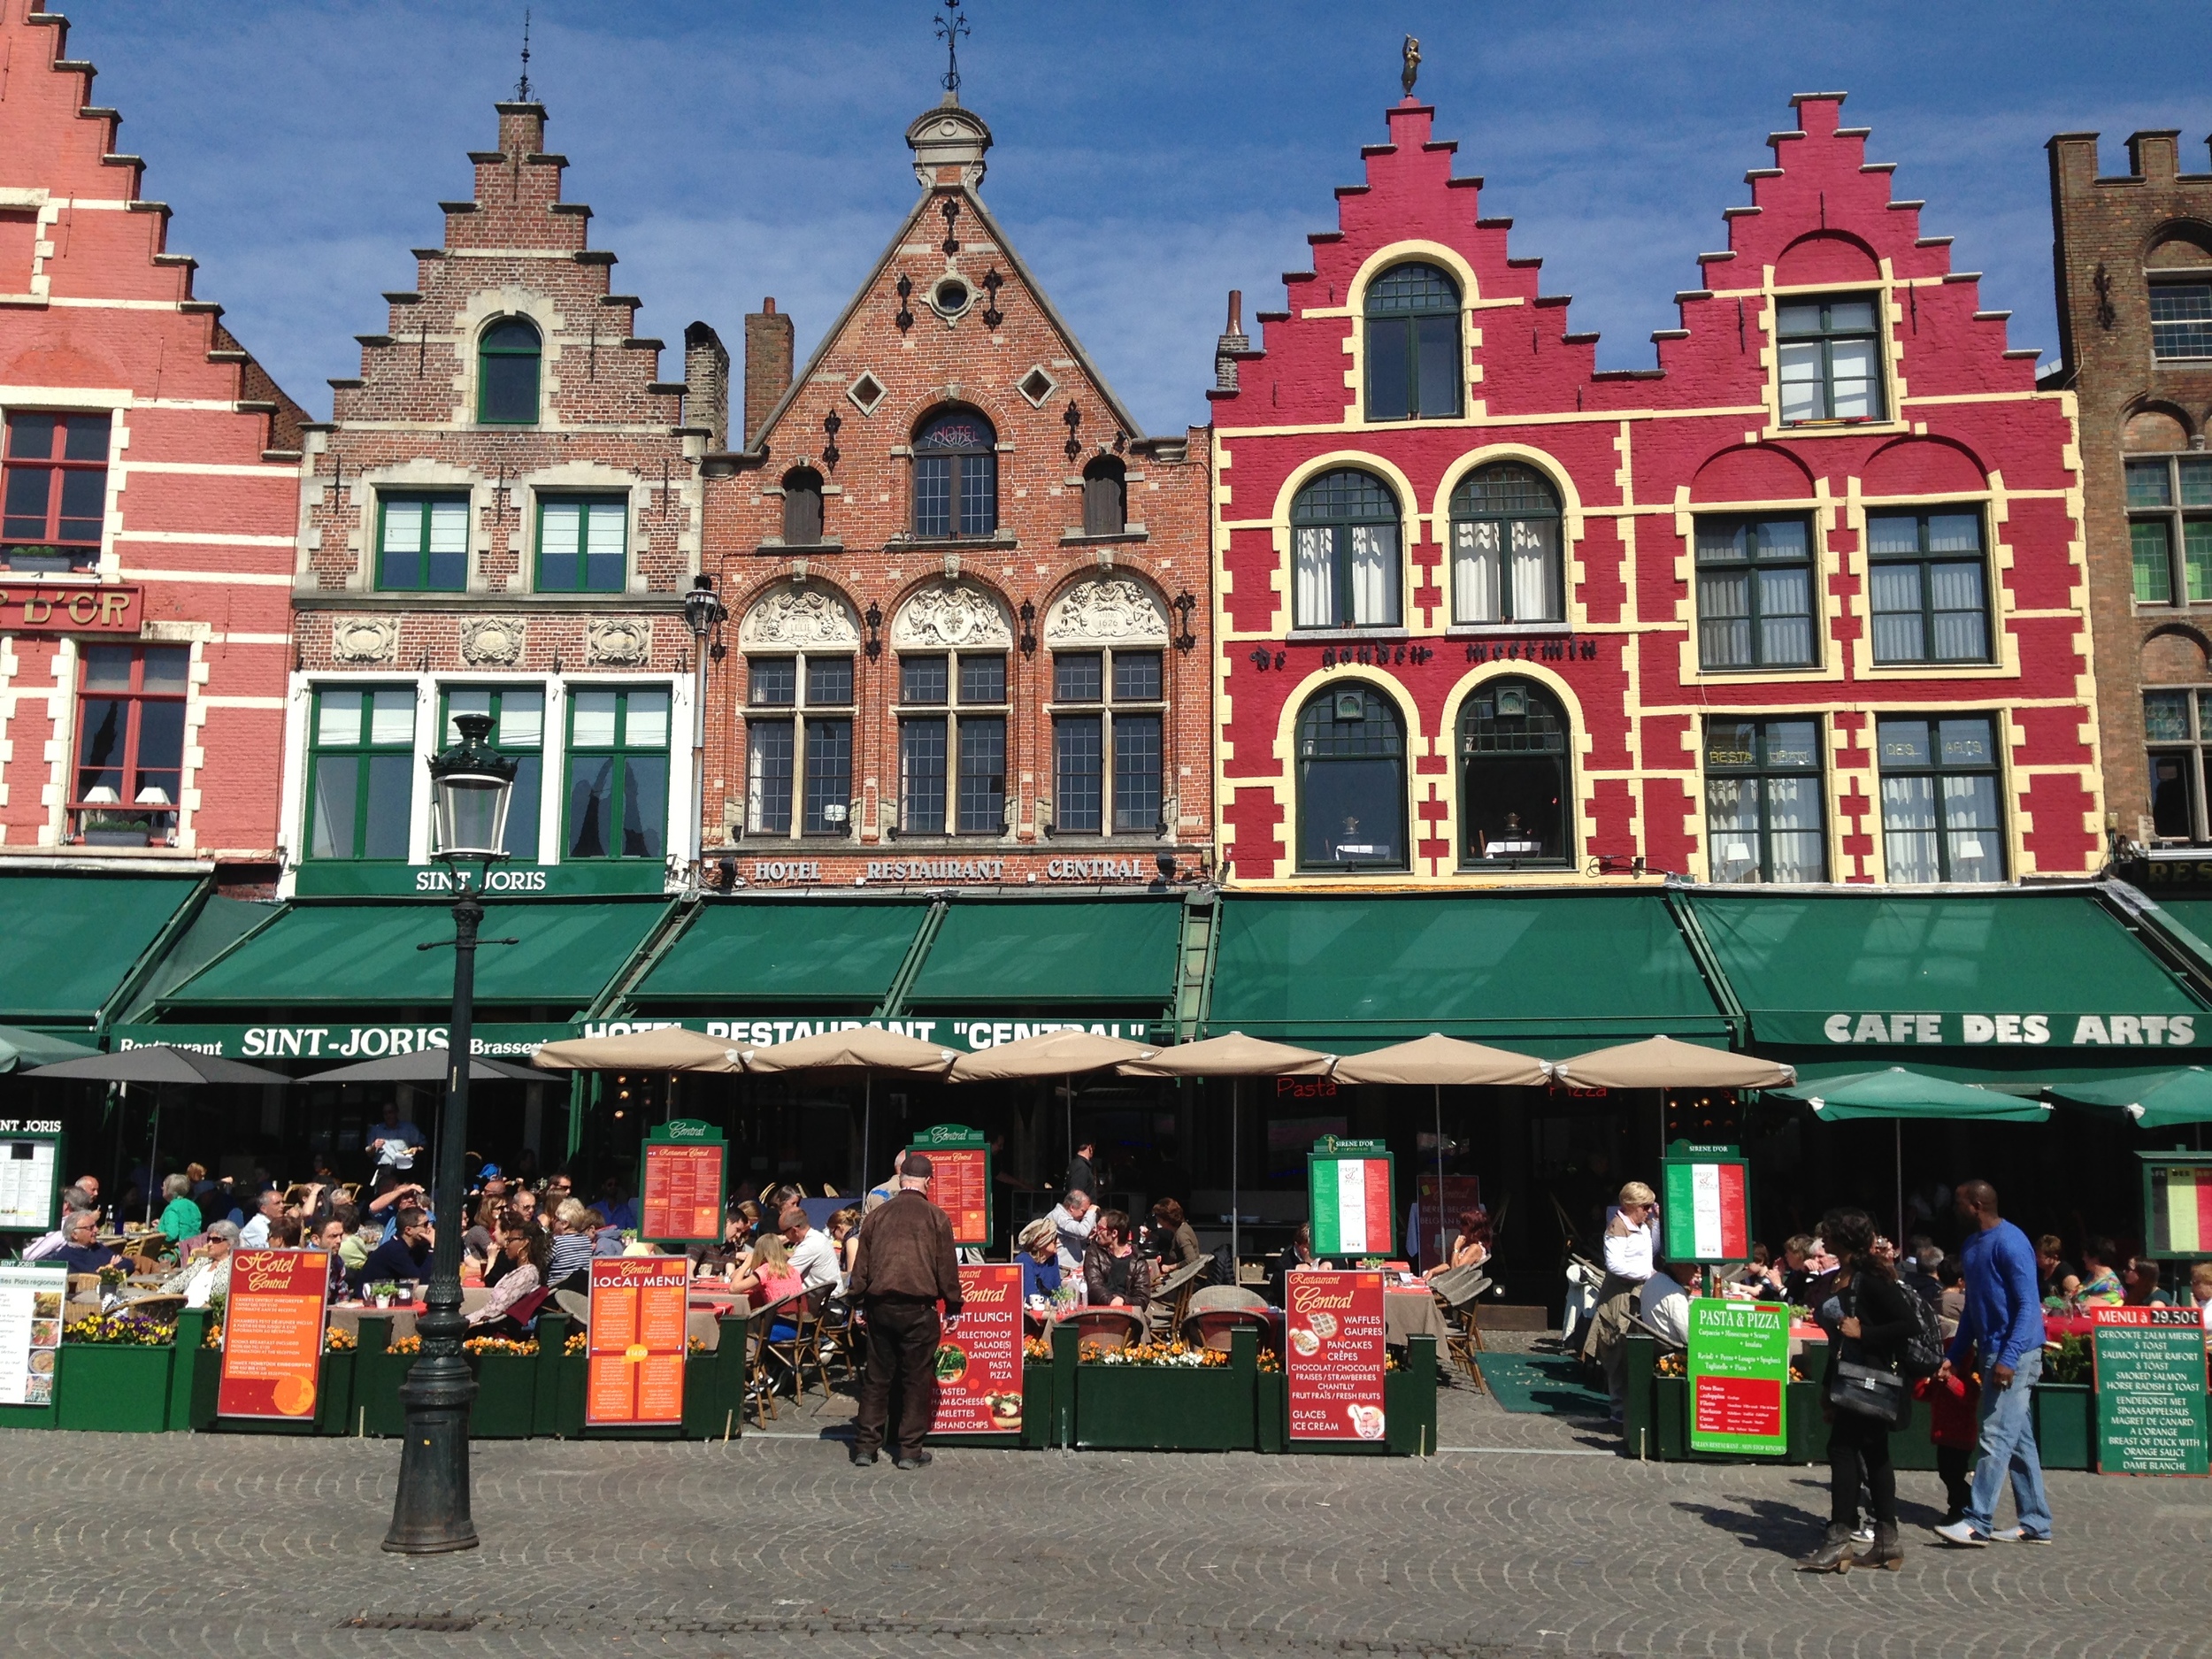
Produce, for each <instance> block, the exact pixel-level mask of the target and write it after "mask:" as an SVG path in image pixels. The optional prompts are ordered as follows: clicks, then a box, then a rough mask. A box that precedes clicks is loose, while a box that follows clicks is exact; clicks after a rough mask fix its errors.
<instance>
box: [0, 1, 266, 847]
mask: <svg viewBox="0 0 2212 1659" xmlns="http://www.w3.org/2000/svg"><path fill="white" fill-rule="evenodd" d="M67 27H68V26H67V24H66V22H65V20H64V19H62V18H60V17H58V16H57V15H54V14H52V13H50V12H46V11H44V10H43V8H42V5H41V4H40V0H0V54H4V59H5V61H6V63H7V64H8V65H9V68H8V70H7V71H6V88H5V93H4V96H0V158H4V159H0V421H4V439H0V446H4V449H0V467H4V472H5V482H4V500H5V506H4V524H0V592H4V594H5V600H4V603H0V856H9V857H14V856H17V855H27V856H33V857H38V858H47V859H54V858H60V859H65V860H96V861H99V862H101V863H103V864H115V863H117V862H121V863H124V864H137V865H145V864H154V865H176V866H178V867H180V869H189V868H191V867H193V866H195V865H201V866H204V865H205V864H209V863H212V864H214V865H216V866H217V868H218V869H219V872H220V873H221V876H222V878H223V879H224V880H225V882H226V883H227V884H228V885H233V886H236V887H243V888H247V889H251V888H253V887H257V886H265V885H266V884H267V883H269V882H271V881H273V879H274V876H275V872H274V868H273V861H274V858H275V856H276V847H277V841H278V825H277V781H278V780H277V778H276V776H275V774H274V772H273V769H272V768H271V767H270V766H269V765H268V757H269V756H270V755H271V754H272V753H273V751H274V750H275V749H276V747H277V745H278V743H279V742H280V738H281V733H282V727H283V703H284V688H285V673H286V671H287V669H288V667H289V666H290V664H291V657H292V646H291V616H290V607H289V595H288V592H287V589H288V587H289V586H290V572H291V565H292V545H293V536H294V528H295V520H296V511H297V504H298V472H299V449H300V421H301V419H302V412H301V411H300V409H299V408H298V406H297V405H296V404H295V403H293V402H292V400H291V399H290V398H288V397H287V396H285V395H284V394H283V393H282V392H281V391H280V390H278V389H277V388H276V387H275V386H274V385H273V383H272V382H271V380H270V379H269V377H268V375H267V374H266V373H264V372H263V370H262V369H261V367H260V365H258V364H257V363H256V362H255V361H254V360H253V359H252V357H250V356H249V355H248V354H247V353H246V352H245V350H244V349H242V348H241V347H240V345H239V343H238V342H237V341H236V340H235V339H234V338H233V337H232V336H231V334H230V332H229V331H228V330H227V328H225V327H224V326H223V324H222V320H221V319H222V307H221V306H219V305H218V304H216V303H213V302H212V301H209V300H204V299H199V298H196V297H195V296H194V293H193V284H192V274H193V260H192V258H191V257H190V256H188V255H186V254H180V253H172V252H170V251H168V246H169V234H168V233H169V209H168V207H167V206H166V205H165V204H162V203H159V202H150V201H147V200H144V199H143V198H142V196H140V194H139V186H140V181H141V176H142V173H143V171H144V166H145V164H144V163H143V162H142V160H141V159H140V158H139V157H136V156H132V155H126V154H122V153H119V150H118V146H117V139H116V133H117V128H118V127H119V124H120V122H121V117H120V116H119V115H118V114H117V113H116V111H113V110H108V109H100V108H96V107H94V106H93V104H92V91H91V88H92V79H93V74H94V70H93V66H92V65H90V64H88V63H81V62H76V61H73V60H71V59H70V58H68V57H67V56H66V52H65V39H66V35H67Z"/></svg>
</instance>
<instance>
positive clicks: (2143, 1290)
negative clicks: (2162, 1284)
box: [2127, 1256, 2174, 1308]
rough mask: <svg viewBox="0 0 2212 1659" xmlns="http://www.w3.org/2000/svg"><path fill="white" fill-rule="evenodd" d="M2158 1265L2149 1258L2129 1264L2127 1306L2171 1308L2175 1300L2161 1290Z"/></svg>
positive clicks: (2142, 1257)
mask: <svg viewBox="0 0 2212 1659" xmlns="http://www.w3.org/2000/svg"><path fill="white" fill-rule="evenodd" d="M2158 1280H2159V1268H2158V1263H2155V1262H2154V1261H2152V1260H2151V1259H2150V1257H2148V1256H2136V1257H2135V1258H2134V1259H2133V1260H2132V1261H2131V1262H2129V1263H2128V1271H2127V1305H2128V1306H2129V1307H2131V1308H2170V1307H2172V1306H2173V1302H2174V1299H2173V1298H2172V1297H2171V1296H2170V1295H2169V1294H2167V1293H2166V1292H2165V1291H2163V1290H2162V1289H2160V1288H2159V1285H2158Z"/></svg>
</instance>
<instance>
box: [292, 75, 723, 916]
mask: <svg viewBox="0 0 2212 1659" xmlns="http://www.w3.org/2000/svg"><path fill="white" fill-rule="evenodd" d="M497 110H498V118H499V142H498V147H497V148H496V149H494V150H480V151H476V152H473V153H472V155H471V156H470V160H471V161H472V163H473V164H474V166H475V188H474V189H473V191H472V193H471V195H470V196H469V197H468V198H467V199H466V200H464V201H457V202H446V203H442V204H440V205H441V207H442V210H443V211H444V214H445V237H444V241H443V244H442V246H440V247H436V248H419V249H417V250H415V258H416V261H417V267H418V274H417V279H416V283H415V286H414V288H411V289H410V290H408V291H406V292H403V293H394V294H387V295H386V296H384V299H385V303H386V304H387V306H388V308H389V320H388V322H387V323H386V325H385V328H384V332H381V333H378V334H364V335H361V336H360V341H361V373H360V374H359V376H358V377H357V378H354V379H349V380H334V381H332V382H331V384H332V386H333V388H334V408H333V415H334V418H333V419H331V420H330V421H328V422H319V423H314V424H312V425H311V426H309V428H308V433H307V470H306V479H305V484H304V490H303V497H302V501H301V504H300V509H299V519H298V526H299V542H298V552H297V570H296V579H295V583H294V587H293V590H292V599H293V603H294V604H295V605H296V609H297V611H298V629H299V638H300V655H299V671H298V672H297V673H296V674H295V675H294V677H293V682H292V692H291V706H290V718H289V723H288V730H287V754H288V772H287V783H286V789H285V823H286V847H287V852H288V860H289V865H290V879H294V880H296V884H297V887H298V890H300V891H303V892H412V891H416V890H418V889H419V887H421V885H422V877H423V875H424V872H423V871H422V870H421V869H420V868H419V867H420V866H422V865H423V864H425V862H426V860H427V859H428V858H429V857H430V856H431V854H432V852H433V849H432V846H431V841H430V837H431V822H430V803H429V798H428V797H429V790H428V787H427V773H426V767H425V762H426V759H427V758H428V757H429V756H430V755H432V754H434V753H435V752H436V751H437V750H438V749H442V748H443V747H445V746H446V744H447V743H448V742H449V741H451V739H452V737H453V735H454V726H453V724H452V722H453V718H454V717H455V716H457V714H460V713H463V712H467V711H470V710H475V711H479V712H483V713H486V714H488V715H490V716H492V717H493V718H494V720H495V728H494V733H493V741H495V742H496V743H497V744H498V745H499V747H500V748H501V749H503V750H505V751H507V752H508V753H510V754H511V755H512V756H513V757H515V758H516V759H517V760H518V763H519V764H520V765H521V771H520V772H519V774H518V780H517V787H516V795H515V799H514V803H513V805H512V807H511V811H510V815H509V820H508V833H507V844H508V849H509V851H510V853H511V857H512V859H513V864H512V865H511V871H510V872H508V873H507V874H504V875H503V878H502V879H503V880H508V881H518V882H520V883H522V884H523V885H524V886H526V887H528V888H529V890H532V891H538V892H549V893H551V892H578V891H624V890H635V889H647V890H658V889H660V888H661V887H663V886H664V884H665V883H666V882H667V881H668V880H671V879H679V878H680V875H681V872H682V866H683V865H684V864H685V863H686V862H687V860H688V859H689V858H690V857H691V856H692V843H691V841H690V825H691V824H692V823H693V822H694V821H695V816H696V815H695V811H694V810H693V805H692V777H693V765H692V741H691V739H692V715H691V708H692V686H693V683H694V676H693V669H694V666H695V647H694V643H693V637H692V634H691V633H690V631H689V629H688V627H687V624H686V621H685V617H684V611H683V600H684V595H685V594H686V592H687V591H688V590H689V589H690V588H691V587H692V585H693V582H694V579H695V576H696V575H697V573H698V572H699V569H700V565H699V549H700V520H701V514H702V507H703V503H702V497H701V489H700V479H699V457H701V456H702V455H703V454H704V453H705V452H706V451H707V450H708V449H716V448H719V447H720V446H721V444H722V442H723V433H724V427H725V422H726V413H725V411H726V403H727V396H728V373H729V359H728V356H727V354H726V352H725V351H724V350H723V349H722V347H721V343H720V342H719V341H718V339H717V338H716V337H715V334H714V331H713V330H712V329H710V328H709V327H707V326H705V325H704V324H694V325H693V326H691V328H690V329H689V330H687V333H686V335H685V344H684V366H685V370H686V373H687V376H688V381H685V380H672V381H664V380H662V379H661V373H660V357H661V352H662V349H663V346H662V342H660V341H658V340H652V339H646V338H642V337H641V336H640V335H639V334H638V333H637V328H636V317H637V311H638V308H639V305H640V303H641V302H640V301H639V300H638V299H636V298H635V297H634V296H628V295H622V294H617V293H614V292H612V291H611V274H612V271H613V266H614V261H615V256H614V255H613V254H612V253H610V252H608V251H606V250H602V249H595V248H592V247H590V246H589V245H588V229H589V224H590V217H591V210H590V209H589V208H588V207H586V206H584V205H582V204H580V203H575V202H566V201H563V200H562V199H561V176H562V171H563V169H564V168H565V166H566V165H567V162H566V159H565V157H561V156H557V155H550V154H548V153H547V152H546V150H545V121H546V113H545V110H544V108H543V106H542V105H541V104H499V105H498V106H497Z"/></svg>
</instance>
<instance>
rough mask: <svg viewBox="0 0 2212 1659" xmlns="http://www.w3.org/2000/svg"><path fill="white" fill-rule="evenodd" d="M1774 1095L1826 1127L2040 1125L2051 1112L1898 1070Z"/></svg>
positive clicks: (2008, 1097)
mask: <svg viewBox="0 0 2212 1659" xmlns="http://www.w3.org/2000/svg"><path fill="white" fill-rule="evenodd" d="M1767 1093H1769V1094H1780V1095H1784V1096H1786V1097H1787V1098H1789V1099H1791V1100H1801V1101H1804V1102H1808V1103H1809V1105H1810V1106H1811V1107H1812V1109H1813V1112H1814V1115H1815V1116H1816V1117H1818V1118H1821V1119H1822V1120H1823V1121H1824V1122H1827V1123H1839V1122H1842V1121H1844V1120H1846V1119H1848V1118H1899V1119H1906V1118H1918V1119H1924V1120H1939V1119H1941V1120H1947V1119H1951V1118H1979V1119H1983V1120H1985V1121H1994V1122H1998V1123H2040V1122H2041V1121H2042V1120H2043V1119H2044V1118H2048V1117H2049V1116H2050V1115H2051V1109H2050V1107H2048V1106H2047V1105H2046V1104H2044V1103H2043V1102H2039V1101H2027V1100H2022V1099H2021V1098H2020V1097H2019V1096H2018V1095H2016V1094H1999V1093H1997V1091H1996V1090H1994V1089H1987V1088H1978V1087H1976V1086H1975V1085H1973V1084H1971V1083H1949V1082H1946V1081H1945V1080H1944V1079H1941V1078H1939V1077H1924V1076H1923V1075H1921V1074H1920V1073H1919V1072H1917V1071H1907V1070H1905V1068H1904V1067H1903V1066H1901V1065H1893V1066H1890V1067H1888V1068H1886V1070H1884V1071H1858V1072H1854V1073H1852V1074H1851V1075H1849V1076H1847V1077H1837V1078H1830V1079H1828V1080H1827V1081H1826V1082H1824V1083H1800V1084H1798V1085H1796V1086H1795V1087H1792V1088H1778V1089H1769V1090H1768V1091H1767Z"/></svg>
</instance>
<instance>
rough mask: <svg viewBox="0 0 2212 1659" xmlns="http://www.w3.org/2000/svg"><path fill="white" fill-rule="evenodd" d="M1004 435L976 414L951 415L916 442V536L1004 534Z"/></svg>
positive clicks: (943, 416) (931, 424) (938, 420)
mask: <svg viewBox="0 0 2212 1659" xmlns="http://www.w3.org/2000/svg"><path fill="white" fill-rule="evenodd" d="M997 443H998V434H996V433H995V432H994V431H993V430H992V428H991V423H990V422H989V421H987V420H986V419H983V417H982V416H981V415H979V414H977V413H976V412H975V411H973V410H965V409H961V410H949V411H945V412H944V413H942V414H940V415H938V416H936V417H934V418H933V419H931V420H930V421H929V422H928V423H927V424H926V426H923V428H922V429H921V431H920V432H919V433H918V434H916V436H915V439H914V534H917V535H923V536H981V535H990V534H995V532H996V531H997V529H998V449H997Z"/></svg>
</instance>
